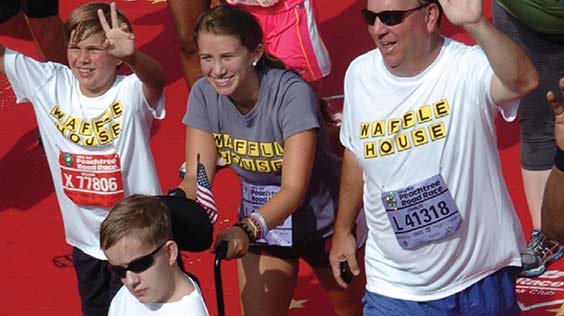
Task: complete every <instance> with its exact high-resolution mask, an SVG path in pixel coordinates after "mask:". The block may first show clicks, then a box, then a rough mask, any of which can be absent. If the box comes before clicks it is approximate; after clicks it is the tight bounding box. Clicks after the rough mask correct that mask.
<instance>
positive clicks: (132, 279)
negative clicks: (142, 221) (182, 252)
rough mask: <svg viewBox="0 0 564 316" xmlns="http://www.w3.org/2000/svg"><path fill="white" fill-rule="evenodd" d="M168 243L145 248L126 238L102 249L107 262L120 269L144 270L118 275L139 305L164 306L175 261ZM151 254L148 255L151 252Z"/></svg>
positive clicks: (169, 294) (136, 241)
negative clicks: (158, 304)
mask: <svg viewBox="0 0 564 316" xmlns="http://www.w3.org/2000/svg"><path fill="white" fill-rule="evenodd" d="M170 243H173V241H171V240H169V241H167V242H165V243H164V244H162V246H161V244H159V245H151V246H149V245H146V244H144V243H142V242H141V241H139V240H138V239H136V238H134V237H130V236H125V237H123V238H122V239H121V240H119V241H118V242H117V243H116V244H115V245H113V246H112V247H110V248H108V249H105V250H104V253H105V254H106V257H107V258H108V263H109V264H110V265H112V266H116V267H117V269H120V270H123V268H124V267H126V268H127V267H131V269H132V270H136V269H135V267H139V266H140V265H139V261H142V262H141V266H142V267H143V269H144V270H143V271H137V272H134V271H131V270H129V269H126V271H125V274H124V275H121V276H119V275H118V276H119V277H120V278H121V281H122V282H123V284H124V285H125V286H126V287H127V289H128V290H129V292H130V293H131V294H132V295H134V296H135V297H136V298H137V299H138V300H139V301H140V302H141V303H143V304H148V303H166V302H167V301H168V300H169V299H170V296H171V295H172V293H173V289H174V283H173V280H174V265H176V258H172V255H171V254H170V252H169V246H170ZM153 252H154V254H153V255H152V256H151V253H153Z"/></svg>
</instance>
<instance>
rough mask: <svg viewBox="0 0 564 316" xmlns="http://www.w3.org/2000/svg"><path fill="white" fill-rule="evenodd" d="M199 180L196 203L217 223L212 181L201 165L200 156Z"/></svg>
mask: <svg viewBox="0 0 564 316" xmlns="http://www.w3.org/2000/svg"><path fill="white" fill-rule="evenodd" d="M197 174H198V180H197V181H196V182H197V190H196V202H198V203H199V204H200V205H201V206H202V207H203V208H204V209H205V210H206V212H207V213H208V217H209V218H210V221H211V222H212V224H213V223H215V221H217V207H216V206H215V199H214V198H213V193H212V191H211V185H210V181H209V180H208V175H207V174H206V167H205V166H204V165H203V164H202V163H200V154H198V170H197Z"/></svg>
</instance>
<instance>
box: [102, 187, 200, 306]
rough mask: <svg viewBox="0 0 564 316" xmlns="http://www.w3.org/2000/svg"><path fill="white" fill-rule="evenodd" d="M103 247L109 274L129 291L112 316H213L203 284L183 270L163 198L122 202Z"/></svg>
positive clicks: (105, 229)
mask: <svg viewBox="0 0 564 316" xmlns="http://www.w3.org/2000/svg"><path fill="white" fill-rule="evenodd" d="M193 238H194V239H198V237H197V236H194V237H193ZM100 244H101V248H102V249H103V250H104V254H105V255H106V257H107V258H108V268H109V270H110V271H112V273H114V274H115V275H116V276H117V277H119V278H120V279H121V281H122V282H123V284H124V285H125V286H123V287H122V288H121V289H120V290H119V291H118V293H117V294H116V296H115V297H114V299H113V300H112V303H111V305H110V311H109V314H108V315H109V316H129V315H137V316H144V315H147V316H149V315H151V316H157V315H162V316H175V315H191V316H208V311H207V308H206V305H205V303H204V300H203V297H202V294H201V292H200V289H199V287H198V284H197V283H196V282H195V281H194V280H193V279H192V278H190V277H189V276H188V275H186V274H185V273H184V272H183V271H182V270H181V268H180V266H179V264H178V261H177V258H178V256H180V251H179V246H178V244H177V243H176V241H174V240H173V232H172V220H171V214H170V211H169V209H168V208H167V206H165V205H164V204H163V203H162V202H161V200H160V199H159V198H158V197H153V196H144V195H131V196H129V197H127V198H125V199H123V200H122V201H120V202H118V203H117V204H116V205H115V206H114V207H113V208H112V210H111V211H110V214H109V215H108V217H106V219H105V220H104V221H103V222H102V226H101V228H100Z"/></svg>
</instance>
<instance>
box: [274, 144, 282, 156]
mask: <svg viewBox="0 0 564 316" xmlns="http://www.w3.org/2000/svg"><path fill="white" fill-rule="evenodd" d="M274 152H275V153H276V156H278V157H283V156H284V147H282V145H280V144H279V143H278V142H274Z"/></svg>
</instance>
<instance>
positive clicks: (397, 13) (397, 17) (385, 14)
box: [362, 3, 429, 26]
mask: <svg viewBox="0 0 564 316" xmlns="http://www.w3.org/2000/svg"><path fill="white" fill-rule="evenodd" d="M428 5H429V3H426V4H422V5H420V6H418V7H416V8H413V9H409V10H391V11H382V12H380V13H374V12H372V11H370V10H368V9H362V17H363V18H364V22H366V24H368V25H374V22H376V18H379V19H380V22H382V23H384V24H386V25H387V26H393V25H397V24H400V23H401V22H403V19H404V18H405V16H406V15H407V14H408V13H410V12H414V11H417V10H419V9H422V8H424V7H426V6H428Z"/></svg>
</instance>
